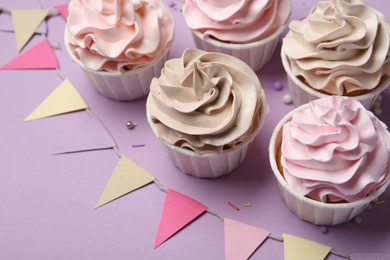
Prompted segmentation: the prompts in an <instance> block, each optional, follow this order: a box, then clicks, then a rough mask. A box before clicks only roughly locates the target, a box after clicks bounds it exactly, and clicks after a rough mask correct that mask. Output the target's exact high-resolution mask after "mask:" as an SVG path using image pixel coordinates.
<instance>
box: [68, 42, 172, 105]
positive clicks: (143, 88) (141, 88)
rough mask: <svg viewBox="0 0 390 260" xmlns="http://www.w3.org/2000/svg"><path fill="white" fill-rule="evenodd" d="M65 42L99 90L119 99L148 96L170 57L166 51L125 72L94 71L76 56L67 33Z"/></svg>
mask: <svg viewBox="0 0 390 260" xmlns="http://www.w3.org/2000/svg"><path fill="white" fill-rule="evenodd" d="M64 44H65V46H66V49H67V51H68V54H69V55H70V57H71V58H72V60H73V61H74V62H75V63H77V64H78V65H79V66H80V67H81V68H82V69H83V71H84V72H85V74H86V75H87V77H88V79H89V80H90V82H91V85H92V86H93V87H94V88H95V89H96V90H97V92H99V93H100V94H102V95H103V96H105V97H107V98H110V99H114V100H118V101H131V100H135V99H138V98H142V97H145V96H147V95H148V94H149V87H150V82H151V81H152V79H153V78H154V77H159V76H160V74H161V69H162V68H163V67H164V63H165V61H166V60H167V57H168V53H166V54H165V55H164V56H163V57H161V58H160V59H159V60H157V61H156V62H154V63H152V64H149V65H147V66H145V67H141V68H139V69H135V70H130V71H128V72H125V73H120V72H106V71H93V70H90V69H88V68H87V67H85V66H84V64H82V63H81V62H80V60H79V59H77V58H76V57H75V56H74V54H73V52H72V51H71V50H70V48H69V45H68V43H67V39H66V34H65V43H64Z"/></svg>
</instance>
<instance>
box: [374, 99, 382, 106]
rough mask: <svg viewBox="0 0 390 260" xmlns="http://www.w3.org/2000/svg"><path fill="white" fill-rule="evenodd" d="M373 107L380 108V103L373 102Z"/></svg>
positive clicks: (377, 101)
mask: <svg viewBox="0 0 390 260" xmlns="http://www.w3.org/2000/svg"><path fill="white" fill-rule="evenodd" d="M373 106H374V107H381V102H380V101H379V100H376V101H375V102H374V105H373Z"/></svg>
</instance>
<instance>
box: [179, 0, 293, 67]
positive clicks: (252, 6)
mask: <svg viewBox="0 0 390 260" xmlns="http://www.w3.org/2000/svg"><path fill="white" fill-rule="evenodd" d="M290 14H291V0H267V1H262V0H253V1H246V2H245V4H244V3H243V2H241V1H235V2H234V3H233V2H232V1H227V3H226V2H224V1H217V0H214V1H196V0H185V1H184V5H183V15H184V19H185V21H186V23H187V25H188V27H189V28H190V29H191V31H192V34H193V38H194V41H195V45H196V47H197V48H199V49H203V50H205V51H210V52H211V51H212V52H221V53H225V54H229V55H232V56H234V57H236V58H239V59H241V60H243V61H244V62H246V63H247V64H249V66H250V67H251V68H252V69H253V70H255V71H257V70H259V69H261V68H262V67H263V66H264V65H265V64H266V63H267V62H268V61H269V60H270V59H271V57H272V55H273V53H274V51H275V48H276V45H277V43H278V40H279V36H280V35H281V33H282V32H283V31H284V29H285V27H286V26H287V23H288V21H289V19H290Z"/></svg>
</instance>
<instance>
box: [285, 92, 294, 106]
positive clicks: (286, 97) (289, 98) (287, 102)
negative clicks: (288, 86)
mask: <svg viewBox="0 0 390 260" xmlns="http://www.w3.org/2000/svg"><path fill="white" fill-rule="evenodd" d="M292 101H293V100H292V97H291V95H290V94H286V95H284V96H283V102H284V103H285V104H286V105H289V104H291V103H292Z"/></svg>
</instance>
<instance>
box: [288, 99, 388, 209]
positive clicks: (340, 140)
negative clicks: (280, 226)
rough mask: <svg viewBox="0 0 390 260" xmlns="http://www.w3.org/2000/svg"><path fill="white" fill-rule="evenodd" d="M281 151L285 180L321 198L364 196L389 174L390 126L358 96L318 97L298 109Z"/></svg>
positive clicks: (318, 198)
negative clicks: (359, 100)
mask: <svg viewBox="0 0 390 260" xmlns="http://www.w3.org/2000/svg"><path fill="white" fill-rule="evenodd" d="M281 149H282V158H281V164H282V166H283V173H284V177H285V179H286V181H287V182H288V183H289V184H290V185H292V186H293V187H294V189H295V190H297V191H298V192H299V193H301V194H303V195H307V196H309V197H311V198H313V199H316V200H319V201H323V202H344V201H354V200H357V199H361V198H364V197H365V196H367V195H369V194H371V193H373V192H374V191H375V190H376V189H377V188H378V187H380V186H381V185H382V184H384V183H385V182H386V181H387V180H388V179H389V178H390V169H389V167H388V165H389V159H390V135H389V133H388V131H387V127H386V126H385V125H384V124H383V123H382V122H380V121H379V120H378V119H377V118H376V117H375V116H374V115H373V114H372V113H371V112H370V111H367V110H366V109H365V108H364V107H363V106H362V105H361V104H360V102H358V101H356V100H355V99H353V98H347V97H341V96H331V97H329V98H322V99H318V100H316V101H312V102H310V105H309V106H308V107H307V108H305V109H302V110H299V111H297V112H296V113H294V114H293V116H292V120H291V121H290V122H288V123H286V124H285V125H284V127H283V140H282V147H281Z"/></svg>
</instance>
